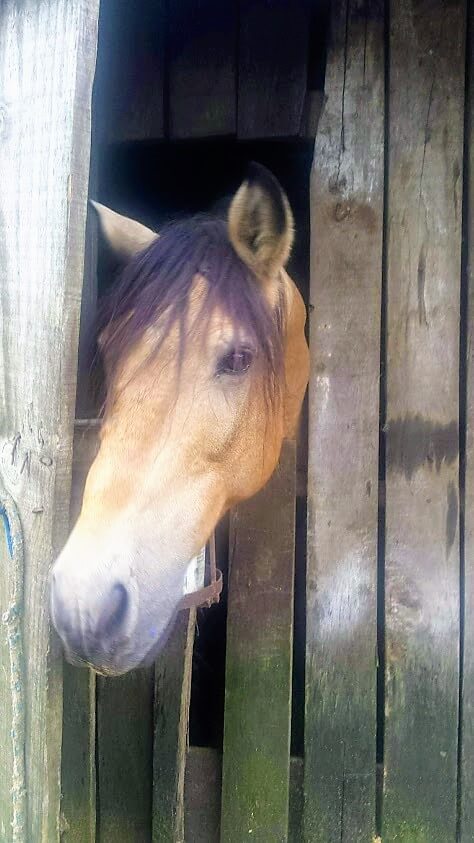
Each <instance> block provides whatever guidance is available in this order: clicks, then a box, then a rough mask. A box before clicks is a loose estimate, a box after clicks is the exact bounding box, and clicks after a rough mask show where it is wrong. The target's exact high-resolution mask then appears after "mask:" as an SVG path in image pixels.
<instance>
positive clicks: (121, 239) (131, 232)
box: [90, 199, 158, 260]
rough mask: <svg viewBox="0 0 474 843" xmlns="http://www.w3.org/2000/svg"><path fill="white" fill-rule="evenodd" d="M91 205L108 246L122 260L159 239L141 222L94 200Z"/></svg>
mask: <svg viewBox="0 0 474 843" xmlns="http://www.w3.org/2000/svg"><path fill="white" fill-rule="evenodd" d="M90 203H91V205H92V207H93V208H94V209H95V210H96V211H97V215H98V217H99V220H100V227H101V229H102V233H103V235H104V237H105V239H106V241H107V243H108V245H109V246H110V248H111V249H112V251H113V252H114V254H115V255H117V257H119V258H121V259H122V260H127V259H128V258H131V257H133V255H135V254H136V253H137V252H140V251H141V250H142V249H145V248H146V247H147V246H149V245H150V243H152V242H153V240H156V238H157V237H158V234H156V233H155V232H154V231H152V230H151V229H150V228H147V227H146V225H142V224H141V222H137V221H136V220H131V219H129V218H128V217H124V216H122V214H117V212H116V211H112V210H111V209H110V208H107V207H106V206H105V205H101V204H100V202H94V200H92V199H91V200H90Z"/></svg>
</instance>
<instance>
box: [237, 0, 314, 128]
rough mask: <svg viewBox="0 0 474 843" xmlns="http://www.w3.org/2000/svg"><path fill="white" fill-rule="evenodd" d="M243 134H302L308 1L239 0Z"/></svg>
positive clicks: (239, 123)
mask: <svg viewBox="0 0 474 843" xmlns="http://www.w3.org/2000/svg"><path fill="white" fill-rule="evenodd" d="M239 14H240V30H239V52H238V97H237V103H238V114H237V134H238V137H239V138H265V137H278V136H281V137H285V136H288V137H292V136H295V135H298V134H299V131H300V125H301V120H302V116H303V107H304V103H305V96H306V77H307V61H308V41H309V4H308V3H307V2H306V0H293V2H291V1H290V0H272V2H269V0H240V2H239Z"/></svg>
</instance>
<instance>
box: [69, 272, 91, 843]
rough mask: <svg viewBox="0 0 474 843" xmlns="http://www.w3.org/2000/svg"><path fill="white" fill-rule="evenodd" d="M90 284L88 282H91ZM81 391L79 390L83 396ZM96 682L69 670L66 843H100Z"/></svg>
mask: <svg viewBox="0 0 474 843" xmlns="http://www.w3.org/2000/svg"><path fill="white" fill-rule="evenodd" d="M85 282H87V276H86V279H85ZM81 391H82V390H81V385H80V383H79V385H78V393H80V392H81ZM98 430H99V424H98V422H97V423H94V422H92V423H90V424H89V425H88V424H84V423H83V424H80V423H79V424H76V427H75V431H74V450H73V461H72V483H71V525H73V524H74V522H75V521H76V519H77V518H78V516H79V512H80V509H81V505H82V495H83V491H84V484H85V481H86V477H87V474H88V471H89V468H90V466H91V464H92V461H93V459H94V457H95V455H96V453H97V451H98V446H99V443H98V436H97V434H98ZM95 751H96V678H95V674H94V673H93V672H92V671H90V670H85V669H84V670H79V669H78V668H77V667H71V665H69V664H67V663H64V667H63V742H62V766H61V792H62V798H61V828H62V837H61V843H95V840H96V766H95Z"/></svg>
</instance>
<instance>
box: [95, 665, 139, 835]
mask: <svg viewBox="0 0 474 843" xmlns="http://www.w3.org/2000/svg"><path fill="white" fill-rule="evenodd" d="M97 757H98V765H97V790H98V805H99V812H98V818H97V819H98V832H99V840H100V843H131V841H132V840H133V841H135V840H136V841H140V843H150V841H151V825H152V764H153V669H152V668H146V669H140V670H134V671H132V672H131V673H127V674H126V675H125V676H120V677H117V678H113V679H111V678H107V679H105V678H103V677H98V681H97Z"/></svg>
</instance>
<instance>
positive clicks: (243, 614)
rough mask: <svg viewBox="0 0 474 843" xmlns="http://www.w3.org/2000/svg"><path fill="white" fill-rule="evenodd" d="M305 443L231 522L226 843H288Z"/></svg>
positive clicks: (287, 451)
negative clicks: (298, 514)
mask: <svg viewBox="0 0 474 843" xmlns="http://www.w3.org/2000/svg"><path fill="white" fill-rule="evenodd" d="M295 478H296V473H295V443H294V442H285V443H284V446H283V450H282V455H281V458H280V464H279V467H278V468H277V470H276V471H275V473H274V475H273V477H272V478H271V480H270V481H269V483H268V484H267V486H266V487H265V488H264V489H263V490H262V491H261V492H260V493H259V494H258V495H257V496H256V497H255V498H253V500H252V501H247V502H245V503H243V504H241V505H240V506H239V508H238V509H237V510H236V511H235V512H234V513H233V515H232V519H231V538H230V575H229V577H230V581H229V604H228V618H227V657H226V693H225V717H224V757H223V768H222V775H223V778H222V819H221V840H223V841H225V843H241V841H242V840H247V839H248V838H250V839H252V840H254V841H259V843H263V841H268V840H272V841H275V843H276V841H279V843H281V841H287V840H288V805H289V775H290V723H291V675H292V644H293V583H294V552H295Z"/></svg>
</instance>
